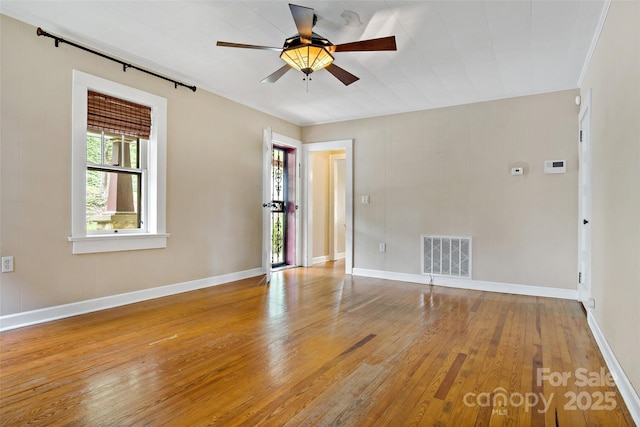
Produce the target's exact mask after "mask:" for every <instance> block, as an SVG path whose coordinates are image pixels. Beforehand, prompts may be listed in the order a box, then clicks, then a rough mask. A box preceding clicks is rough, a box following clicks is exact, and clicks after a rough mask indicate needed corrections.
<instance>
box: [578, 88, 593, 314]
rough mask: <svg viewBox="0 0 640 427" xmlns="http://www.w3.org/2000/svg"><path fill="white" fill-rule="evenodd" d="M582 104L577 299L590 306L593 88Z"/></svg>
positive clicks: (579, 152)
mask: <svg viewBox="0 0 640 427" xmlns="http://www.w3.org/2000/svg"><path fill="white" fill-rule="evenodd" d="M584 98H585V99H583V100H582V102H581V105H580V116H579V144H580V145H579V150H578V155H579V168H580V170H579V178H578V185H579V195H578V197H579V218H578V220H579V223H578V298H579V299H580V301H582V304H583V305H584V307H585V308H586V309H587V310H589V308H590V307H592V305H591V89H589V91H588V92H587V95H586V96H585V97H584Z"/></svg>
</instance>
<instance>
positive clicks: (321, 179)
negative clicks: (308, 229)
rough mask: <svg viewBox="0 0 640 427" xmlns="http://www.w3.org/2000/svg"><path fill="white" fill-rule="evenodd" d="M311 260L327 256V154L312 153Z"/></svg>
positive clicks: (321, 152)
mask: <svg viewBox="0 0 640 427" xmlns="http://www.w3.org/2000/svg"><path fill="white" fill-rule="evenodd" d="M311 167H312V173H313V195H312V196H313V202H312V207H313V213H312V218H313V248H312V252H311V256H312V257H313V258H318V257H324V256H328V255H329V152H328V151H326V152H324V151H320V152H317V153H312V155H311Z"/></svg>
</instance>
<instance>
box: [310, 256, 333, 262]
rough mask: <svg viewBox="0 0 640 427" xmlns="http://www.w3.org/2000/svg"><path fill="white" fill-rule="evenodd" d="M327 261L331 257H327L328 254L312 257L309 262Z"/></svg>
mask: <svg viewBox="0 0 640 427" xmlns="http://www.w3.org/2000/svg"><path fill="white" fill-rule="evenodd" d="M329 261H331V257H329V255H323V256H317V257H313V259H312V260H311V262H312V263H314V264H322V263H323V262H329Z"/></svg>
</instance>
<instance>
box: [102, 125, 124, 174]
mask: <svg viewBox="0 0 640 427" xmlns="http://www.w3.org/2000/svg"><path fill="white" fill-rule="evenodd" d="M121 139H122V137H121V136H120V135H109V134H106V133H105V134H104V164H105V165H113V166H120V140H121Z"/></svg>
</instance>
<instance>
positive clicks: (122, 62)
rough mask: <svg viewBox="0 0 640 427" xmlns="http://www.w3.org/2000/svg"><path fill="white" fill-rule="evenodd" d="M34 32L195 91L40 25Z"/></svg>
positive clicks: (190, 87)
mask: <svg viewBox="0 0 640 427" xmlns="http://www.w3.org/2000/svg"><path fill="white" fill-rule="evenodd" d="M36 34H37V35H38V36H45V37H49V38H52V39H53V40H54V41H55V45H56V47H58V45H59V44H60V43H66V44H68V45H71V46H73V47H76V48H78V49H80V50H84V51H85V52H89V53H92V54H94V55H97V56H100V57H101V58H104V59H108V60H110V61H113V62H117V63H118V64H121V65H122V71H124V72H126V71H127V68H133V69H134V70H138V71H142V72H143V73H147V74H149V75H152V76H154V77H157V78H159V79H162V80H166V81H168V82H171V83H173V85H174V87H175V88H176V89H177V88H178V86H182V87H186V88H187V89H191V91H192V92H195V91H196V87H195V86H189V85H188V84H186V83H182V82H179V81H177V80H174V79H170V78H169V77H165V76H163V75H160V74H157V73H154V72H153V71H149V70H145V69H144V68H140V67H137V66H135V65H131V64H127V63H126V62H124V61H122V60H120V59H118V58H114V57H113V56H109V55H105V54H104V53H100V52H98V51H95V50H93V49H89V48H88V47H84V46H81V45H79V44H76V43H74V42H71V41H69V40H65V39H63V38H62V37H58V36H54V35H53V34H49V33H47V32H46V31H44V30H43V29H42V28H40V27H38V28H37V29H36Z"/></svg>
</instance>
